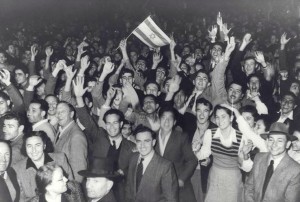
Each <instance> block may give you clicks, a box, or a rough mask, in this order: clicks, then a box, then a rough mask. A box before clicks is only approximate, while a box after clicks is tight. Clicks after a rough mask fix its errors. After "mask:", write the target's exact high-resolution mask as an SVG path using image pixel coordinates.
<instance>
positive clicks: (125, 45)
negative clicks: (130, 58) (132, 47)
mask: <svg viewBox="0 0 300 202" xmlns="http://www.w3.org/2000/svg"><path fill="white" fill-rule="evenodd" d="M119 47H120V49H121V51H126V47H127V41H126V39H122V40H121V41H120V44H119Z"/></svg>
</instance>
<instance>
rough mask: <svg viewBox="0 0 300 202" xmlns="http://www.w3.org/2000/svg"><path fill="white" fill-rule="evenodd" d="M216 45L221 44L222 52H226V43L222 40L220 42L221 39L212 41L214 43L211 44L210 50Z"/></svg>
mask: <svg viewBox="0 0 300 202" xmlns="http://www.w3.org/2000/svg"><path fill="white" fill-rule="evenodd" d="M216 45H218V46H220V47H221V48H222V52H224V50H225V44H224V43H222V42H219V41H217V42H215V43H212V44H211V45H210V50H211V49H212V48H213V47H214V46H216Z"/></svg>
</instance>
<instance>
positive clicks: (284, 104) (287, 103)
mask: <svg viewBox="0 0 300 202" xmlns="http://www.w3.org/2000/svg"><path fill="white" fill-rule="evenodd" d="M280 105H281V113H282V114H289V113H290V112H291V111H293V110H294V109H295V107H296V105H295V100H294V98H293V97H292V96H291V95H285V96H284V97H283V98H282V100H281V104H280Z"/></svg>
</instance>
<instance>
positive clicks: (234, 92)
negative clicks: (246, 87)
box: [227, 83, 243, 104]
mask: <svg viewBox="0 0 300 202" xmlns="http://www.w3.org/2000/svg"><path fill="white" fill-rule="evenodd" d="M242 98H243V93H242V87H241V86H240V85H238V84H235V83H232V84H231V85H230V86H229V89H228V93H227V101H228V102H229V103H232V104H237V103H238V102H240V101H241V99H242Z"/></svg>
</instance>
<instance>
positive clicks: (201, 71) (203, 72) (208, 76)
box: [194, 69, 211, 82]
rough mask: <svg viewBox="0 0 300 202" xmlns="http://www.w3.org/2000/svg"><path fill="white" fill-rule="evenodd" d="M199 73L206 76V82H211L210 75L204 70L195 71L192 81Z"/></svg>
mask: <svg viewBox="0 0 300 202" xmlns="http://www.w3.org/2000/svg"><path fill="white" fill-rule="evenodd" d="M199 73H202V74H206V75H207V78H208V81H209V82H210V81H211V78H210V75H209V73H208V72H207V71H206V70H205V69H199V70H198V71H196V73H195V78H194V79H196V78H197V76H198V74H199Z"/></svg>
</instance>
